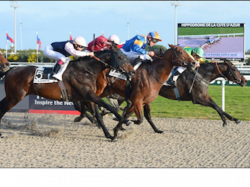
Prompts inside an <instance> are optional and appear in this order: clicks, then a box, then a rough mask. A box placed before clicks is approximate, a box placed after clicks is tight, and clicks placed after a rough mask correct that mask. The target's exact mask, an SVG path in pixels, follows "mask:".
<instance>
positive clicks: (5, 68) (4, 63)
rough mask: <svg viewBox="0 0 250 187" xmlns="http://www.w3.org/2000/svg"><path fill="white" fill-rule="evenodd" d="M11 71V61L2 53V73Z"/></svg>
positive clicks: (0, 65)
mask: <svg viewBox="0 0 250 187" xmlns="http://www.w3.org/2000/svg"><path fill="white" fill-rule="evenodd" d="M9 69H10V63H9V61H8V60H7V59H6V58H5V57H4V56H3V55H2V53H0V71H1V72H2V73H4V72H6V71H8V70H9Z"/></svg>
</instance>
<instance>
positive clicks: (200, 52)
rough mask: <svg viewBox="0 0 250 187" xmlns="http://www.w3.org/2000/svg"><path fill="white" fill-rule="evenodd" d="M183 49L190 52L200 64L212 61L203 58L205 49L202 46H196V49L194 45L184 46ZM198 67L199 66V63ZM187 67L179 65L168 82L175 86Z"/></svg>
mask: <svg viewBox="0 0 250 187" xmlns="http://www.w3.org/2000/svg"><path fill="white" fill-rule="evenodd" d="M183 49H184V50H185V51H186V52H187V53H188V55H189V56H192V57H193V58H194V59H195V60H196V61H198V62H199V63H200V64H203V63H209V62H211V61H209V60H207V59H204V58H203V55H204V51H203V49H202V48H201V47H195V48H194V49H193V48H192V47H184V48H183ZM197 67H199V65H198V66H197ZM185 69H186V68H184V67H178V68H177V70H176V71H175V72H174V73H173V74H172V75H171V77H169V79H168V81H167V83H168V84H170V85H171V86H173V87H175V81H176V80H177V78H178V76H179V75H180V74H181V73H182V72H183V71H184V70H185Z"/></svg>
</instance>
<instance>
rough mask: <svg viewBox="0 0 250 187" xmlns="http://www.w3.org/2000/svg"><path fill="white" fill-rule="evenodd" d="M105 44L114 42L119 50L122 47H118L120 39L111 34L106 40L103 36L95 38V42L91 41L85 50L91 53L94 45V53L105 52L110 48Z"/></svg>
mask: <svg viewBox="0 0 250 187" xmlns="http://www.w3.org/2000/svg"><path fill="white" fill-rule="evenodd" d="M106 42H114V43H115V44H117V47H118V48H119V49H120V48H121V47H122V46H121V45H119V43H120V39H119V37H118V36H117V35H115V34H113V35H111V36H110V37H109V38H108V39H107V38H105V37H104V36H103V35H101V36H98V37H97V38H95V41H94V40H93V41H91V42H90V43H89V44H88V47H87V50H88V51H93V45H95V46H94V51H95V52H96V51H103V50H107V49H109V48H110V46H109V45H108V44H107V43H106Z"/></svg>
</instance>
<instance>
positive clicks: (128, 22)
mask: <svg viewBox="0 0 250 187" xmlns="http://www.w3.org/2000/svg"><path fill="white" fill-rule="evenodd" d="M127 26H128V40H129V21H128V22H127Z"/></svg>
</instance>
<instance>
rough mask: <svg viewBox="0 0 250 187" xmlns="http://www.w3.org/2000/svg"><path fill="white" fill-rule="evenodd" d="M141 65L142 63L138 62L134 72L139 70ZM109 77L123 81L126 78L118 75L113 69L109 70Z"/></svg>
mask: <svg viewBox="0 0 250 187" xmlns="http://www.w3.org/2000/svg"><path fill="white" fill-rule="evenodd" d="M141 63H142V62H139V63H138V64H136V65H135V66H134V70H135V71H136V70H137V69H138V68H139V66H140V65H141ZM109 75H110V76H112V77H116V78H119V79H122V80H125V81H126V80H127V77H126V76H125V75H123V74H122V73H120V72H119V71H116V70H114V69H111V70H110V71H109Z"/></svg>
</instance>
